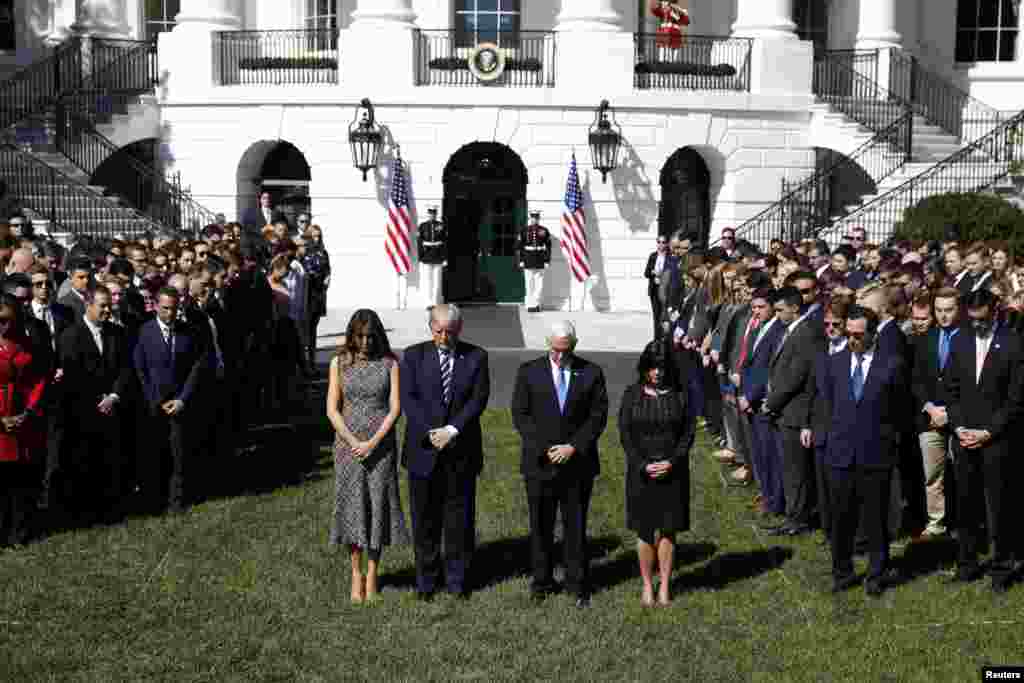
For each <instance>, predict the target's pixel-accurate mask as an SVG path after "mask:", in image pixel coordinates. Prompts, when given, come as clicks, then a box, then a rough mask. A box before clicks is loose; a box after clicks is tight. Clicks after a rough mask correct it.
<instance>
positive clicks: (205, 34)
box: [157, 0, 242, 98]
mask: <svg viewBox="0 0 1024 683" xmlns="http://www.w3.org/2000/svg"><path fill="white" fill-rule="evenodd" d="M241 2H242V0H181V11H180V12H178V15H177V16H176V17H174V21H175V26H174V30H172V31H170V32H166V33H161V34H159V37H158V42H157V49H158V51H159V59H160V70H161V71H162V72H165V74H166V78H165V81H164V90H165V92H166V93H167V96H168V97H172V98H173V97H179V96H183V95H187V94H191V93H195V92H203V91H205V90H208V89H209V88H210V87H212V86H213V83H214V68H215V65H216V62H215V61H214V46H213V33H214V32H215V31H237V30H239V29H240V28H241V27H242V12H241Z"/></svg>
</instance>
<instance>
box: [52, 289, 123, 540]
mask: <svg viewBox="0 0 1024 683" xmlns="http://www.w3.org/2000/svg"><path fill="white" fill-rule="evenodd" d="M85 296H86V308H85V316H84V317H83V319H82V321H81V322H79V323H76V324H75V325H73V326H71V327H70V328H68V329H67V330H65V331H64V334H63V336H62V337H61V339H60V343H59V344H58V348H59V349H60V366H61V367H62V368H63V369H64V378H63V381H62V385H63V392H62V398H63V406H62V408H63V411H62V412H63V414H64V415H65V420H64V424H65V425H66V432H65V435H66V437H67V440H66V443H67V446H68V448H67V467H66V469H67V472H68V482H69V483H71V484H72V486H73V489H72V490H73V494H74V495H73V496H72V501H73V508H74V510H75V511H76V513H78V514H82V515H85V516H87V518H91V519H93V520H95V519H106V520H111V519H113V518H114V517H116V515H117V514H119V512H120V503H121V497H122V493H123V491H122V487H121V482H122V476H121V474H122V471H121V470H122V466H123V462H122V459H121V453H122V451H121V430H122V427H121V408H120V404H121V401H122V398H127V397H128V395H129V391H130V386H131V382H132V381H133V380H132V375H131V361H130V359H129V357H128V350H127V346H126V344H125V338H124V333H123V332H122V331H121V330H120V328H118V327H117V326H116V325H114V324H112V323H111V322H110V315H111V307H112V304H111V297H110V291H109V290H108V289H107V288H106V287H104V286H102V285H97V286H94V287H92V288H90V290H89V291H87V292H86V295H85Z"/></svg>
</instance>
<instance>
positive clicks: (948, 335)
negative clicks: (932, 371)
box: [939, 330, 958, 370]
mask: <svg viewBox="0 0 1024 683" xmlns="http://www.w3.org/2000/svg"><path fill="white" fill-rule="evenodd" d="M957 331H958V330H942V331H941V332H939V369H940V370H945V369H946V363H947V362H948V361H949V344H950V342H952V341H953V337H954V336H956V333H957Z"/></svg>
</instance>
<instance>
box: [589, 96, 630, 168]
mask: <svg viewBox="0 0 1024 683" xmlns="http://www.w3.org/2000/svg"><path fill="white" fill-rule="evenodd" d="M609 109H610V107H609V105H608V100H601V104H600V105H599V106H598V108H597V111H596V112H595V117H594V123H593V125H591V126H590V136H589V141H590V156H591V159H593V162H594V168H595V169H597V170H598V171H600V172H601V182H602V183H603V182H605V180H607V178H608V173H609V172H611V171H612V170H613V169H615V168H616V167H617V166H618V165H619V145H620V144H621V143H622V133H621V130H622V128H621V127H620V126H619V124H618V123H615V122H614V119H613V120H612V121H609V120H608V110H609ZM613 126H614V128H613Z"/></svg>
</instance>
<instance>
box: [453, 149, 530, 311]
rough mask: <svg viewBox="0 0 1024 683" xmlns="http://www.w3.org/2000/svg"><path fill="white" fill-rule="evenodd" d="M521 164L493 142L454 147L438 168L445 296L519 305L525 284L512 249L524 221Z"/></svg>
mask: <svg viewBox="0 0 1024 683" xmlns="http://www.w3.org/2000/svg"><path fill="white" fill-rule="evenodd" d="M527 182H528V179H527V174H526V167H525V166H524V165H523V161H522V159H520V158H519V155H517V154H516V153H515V152H513V151H512V150H511V149H510V148H508V147H506V146H505V145H502V144H500V143H497V142H473V143H470V144H468V145H464V146H463V147H461V148H459V150H458V151H457V152H455V154H453V155H452V156H451V158H450V159H449V160H448V163H447V164H446V165H445V167H444V207H443V217H444V220H445V222H446V223H447V225H448V235H449V247H448V267H447V268H446V269H445V274H444V275H445V277H444V290H445V300H446V301H455V302H460V301H461V302H491V303H498V302H501V303H521V302H522V301H523V298H524V296H525V295H526V285H525V282H524V280H523V274H522V272H521V271H520V270H519V263H518V260H517V256H516V251H515V242H516V234H517V232H518V230H519V227H520V226H522V225H524V224H525V223H526V213H527V212H526V184H527Z"/></svg>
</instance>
